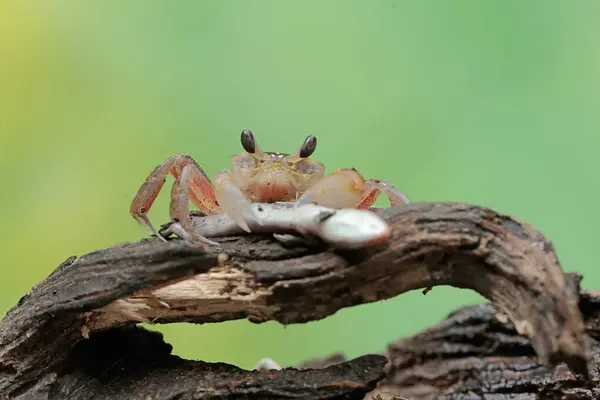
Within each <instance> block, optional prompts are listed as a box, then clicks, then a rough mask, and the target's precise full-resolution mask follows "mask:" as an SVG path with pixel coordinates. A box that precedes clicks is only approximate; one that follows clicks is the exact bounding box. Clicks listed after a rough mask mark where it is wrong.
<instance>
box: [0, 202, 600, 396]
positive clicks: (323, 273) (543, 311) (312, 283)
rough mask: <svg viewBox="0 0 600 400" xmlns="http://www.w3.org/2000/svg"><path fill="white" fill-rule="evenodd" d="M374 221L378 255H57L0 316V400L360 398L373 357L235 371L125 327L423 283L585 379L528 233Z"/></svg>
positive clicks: (253, 242)
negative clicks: (449, 289) (476, 298)
mask: <svg viewBox="0 0 600 400" xmlns="http://www.w3.org/2000/svg"><path fill="white" fill-rule="evenodd" d="M383 215H384V217H385V218H386V219H388V220H389V222H390V223H391V224H392V225H393V229H394V235H393V238H392V240H391V242H390V243H389V244H388V245H386V246H383V247H381V248H378V249H370V250H363V251H352V252H349V251H347V252H333V251H329V250H326V249H323V248H302V247H297V248H293V249H290V248H286V247H284V246H282V245H281V244H279V243H278V242H276V241H274V240H272V239H271V238H269V237H268V236H259V235H252V236H244V237H231V238H222V239H220V240H218V241H220V242H221V244H222V247H221V248H220V249H216V248H215V249H213V250H211V252H208V253H205V252H204V251H203V249H202V248H198V247H194V246H191V245H188V244H186V243H184V242H183V241H180V240H173V241H171V242H169V243H163V242H160V241H158V240H156V239H149V240H144V241H142V242H140V243H134V244H124V245H119V246H115V247H112V248H109V249H105V250H100V251H97V252H93V253H90V254H87V255H85V256H83V257H81V258H79V259H77V258H75V257H73V258H70V259H68V260H67V261H66V262H65V263H63V264H62V265H61V266H59V268H58V269H57V270H56V271H55V272H53V273H52V274H51V275H50V276H49V277H48V278H47V279H46V280H44V281H43V282H41V283H40V284H38V285H37V286H36V287H34V288H33V289H32V290H31V292H30V293H28V294H27V295H26V296H24V297H23V298H22V299H21V300H20V301H19V304H18V305H17V306H15V307H14V308H13V309H12V310H10V311H9V312H8V314H7V315H6V316H5V318H4V320H3V321H2V324H1V325H0V396H1V395H4V396H8V397H10V398H27V399H35V398H72V399H77V398H86V399H89V398H119V396H123V395H127V396H129V398H144V397H143V396H141V395H142V394H144V395H145V394H148V395H149V396H150V397H148V398H152V399H173V398H177V399H209V398H263V399H265V398H315V399H320V398H323V399H325V398H327V399H330V398H361V396H364V394H365V393H366V392H368V391H370V390H371V389H373V388H374V387H375V384H376V383H377V381H379V380H380V379H382V378H383V370H382V368H383V364H384V362H385V359H384V358H383V357H381V356H375V355H374V356H365V357H362V358H358V359H355V360H351V361H348V362H346V363H342V364H334V365H331V366H329V367H327V368H326V369H324V370H318V371H314V370H310V369H308V370H292V369H290V370H283V371H279V372H273V371H270V372H262V373H259V372H251V371H242V370H240V369H238V368H236V367H234V366H228V365H224V364H206V363H202V362H192V361H186V360H181V359H179V358H177V357H174V356H171V355H170V354H169V352H170V347H169V346H168V345H167V344H165V343H163V342H162V340H161V339H159V338H157V337H155V336H154V335H152V334H150V333H148V332H146V331H144V330H141V329H139V328H132V327H131V324H133V323H136V322H140V321H143V322H154V323H169V322H181V321H187V322H195V323H207V322H219V321H226V320H232V319H240V318H248V319H249V320H250V321H253V322H257V323H259V322H264V321H268V320H275V321H279V322H281V323H284V324H291V323H302V322H306V321H311V320H318V319H321V318H325V317H327V316H328V315H331V314H333V313H335V312H336V311H338V310H339V309H341V308H343V307H349V306H353V305H357V304H362V303H368V302H374V301H378V300H382V299H387V298H390V297H393V296H397V295H400V294H402V293H404V292H406V291H408V290H413V289H419V288H425V287H431V286H436V285H453V286H456V287H460V288H469V289H472V290H475V291H477V292H478V293H480V294H481V295H483V296H484V297H486V298H488V299H489V300H491V301H492V303H493V304H494V306H495V307H496V308H497V309H498V310H499V311H501V312H503V313H504V314H505V315H506V316H507V317H508V320H509V321H510V322H511V323H512V324H513V325H514V326H516V327H517V328H518V332H519V333H520V334H521V335H523V338H524V339H523V340H526V341H527V343H530V344H531V346H532V349H533V351H534V353H532V354H534V356H533V355H532V357H534V358H535V359H536V360H539V362H540V363H541V364H543V365H545V366H546V367H548V368H550V367H551V365H554V364H557V363H561V362H565V363H566V364H567V365H568V366H569V367H570V368H571V370H572V371H573V372H575V373H577V374H581V376H582V379H587V378H588V377H589V373H590V371H589V366H590V354H591V353H589V352H588V349H589V348H590V345H589V343H588V335H586V333H585V329H584V324H583V320H582V316H581V313H580V310H579V308H578V291H577V285H575V284H567V283H566V281H565V276H564V274H563V272H562V269H561V267H560V264H559V262H558V260H557V258H556V254H555V253H554V250H553V246H552V244H551V243H550V242H549V241H548V240H547V239H545V238H544V237H543V236H542V234H541V233H539V232H538V231H537V230H535V229H534V228H533V227H531V226H530V225H528V224H526V223H522V222H520V221H517V220H515V219H514V218H511V217H508V216H505V215H500V214H498V213H496V212H494V211H492V210H489V209H486V208H482V207H476V206H471V205H466V204H445V203H440V204H413V205H410V206H404V207H398V208H393V209H389V210H386V211H385V212H384V214H383ZM434 293H435V292H432V294H430V295H435V294H434ZM395 317H398V316H395ZM399 317H401V316H399ZM465 335H466V334H465ZM517 336H518V335H517ZM465 337H468V335H467V336H465ZM519 337H521V336H519ZM86 338H87V339H86ZM417 338H418V336H417ZM415 340H417V339H415ZM423 343H424V345H423V346H424V349H423V351H425V352H427V351H429V352H432V353H435V351H436V350H435V349H434V348H430V349H429V350H427V346H428V344H427V343H426V342H423ZM411 346H412V345H411ZM481 356H484V354H481ZM394 357H395V356H394ZM474 357H477V355H474ZM398 359H400V358H393V359H392V361H393V365H394V366H395V365H396V363H397V360H398ZM398 366H399V367H398V368H400V367H402V365H401V364H398ZM394 368H395V367H394ZM402 368H403V367H402ZM391 371H392V372H393V373H391V374H390V378H391V379H396V376H397V375H395V374H396V372H394V371H396V369H393V368H392V370H391ZM392 383H393V384H394V385H395V386H394V387H396V388H405V387H406V385H404V386H403V385H402V384H398V383H397V382H396V381H393V382H392ZM308 387H310V388H311V389H310V390H309V389H306V388H308ZM94 396H96V397H94ZM127 396H126V397H125V398H127ZM140 396H141V397H140Z"/></svg>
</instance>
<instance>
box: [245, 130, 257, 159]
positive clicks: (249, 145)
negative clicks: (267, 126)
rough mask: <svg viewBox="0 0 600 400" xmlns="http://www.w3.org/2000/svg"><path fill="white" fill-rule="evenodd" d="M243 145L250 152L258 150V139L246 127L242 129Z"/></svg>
mask: <svg viewBox="0 0 600 400" xmlns="http://www.w3.org/2000/svg"><path fill="white" fill-rule="evenodd" d="M242 147H244V150H246V151H247V152H248V153H255V152H256V139H255V138H254V134H253V133H252V131H251V130H250V129H244V130H243V131H242Z"/></svg>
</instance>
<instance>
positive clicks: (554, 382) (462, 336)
mask: <svg viewBox="0 0 600 400" xmlns="http://www.w3.org/2000/svg"><path fill="white" fill-rule="evenodd" d="M569 278H571V279H572V280H573V283H574V285H577V286H578V284H577V281H578V277H577V276H570V277H569ZM579 308H580V310H581V312H582V314H583V316H584V318H585V325H586V328H587V332H588V334H589V336H590V339H595V340H590V345H591V346H590V348H591V353H590V355H591V357H592V359H593V363H594V364H595V367H594V368H593V369H591V375H592V379H589V380H587V379H578V377H576V376H574V375H573V374H572V373H571V371H569V370H568V368H566V367H565V366H564V365H558V366H556V367H555V368H548V367H547V366H544V365H541V364H540V363H539V360H538V359H537V357H536V354H535V352H534V350H533V348H532V347H531V343H530V342H529V341H528V340H527V338H526V337H523V336H521V335H519V334H518V333H517V332H516V330H515V327H514V326H513V324H511V323H510V322H509V321H507V320H506V319H505V318H503V317H502V316H501V315H499V314H498V310H497V307H495V306H494V305H493V304H490V303H485V304H478V305H475V306H469V307H463V308H461V309H459V310H456V311H454V312H453V313H451V314H450V315H448V317H447V318H445V319H444V320H443V321H442V322H440V323H439V324H437V325H436V326H433V327H431V328H429V329H426V330H424V331H423V332H420V333H418V334H416V335H414V336H412V337H408V338H404V339H400V340H398V341H396V342H395V343H392V344H391V345H390V346H389V348H388V351H387V357H388V359H389V360H390V364H389V365H388V366H387V368H386V378H385V379H384V381H382V382H380V384H379V385H378V390H377V391H374V392H373V394H376V393H380V392H386V393H399V394H401V395H402V396H404V397H407V398H410V399H420V400H434V399H440V398H443V399H445V400H453V399H457V400H458V399H464V398H465V396H466V397H468V398H471V396H473V398H477V399H484V398H485V399H487V398H490V399H491V398H493V399H497V400H508V399H511V400H529V399H534V398H535V399H537V398H544V399H581V400H595V399H598V398H600V380H599V378H600V370H599V369H598V368H599V367H600V363H599V362H600V342H598V341H597V340H598V339H600V329H599V327H600V325H599V322H600V320H599V318H598V317H599V316H600V297H599V296H598V295H597V294H596V295H594V294H592V293H586V292H582V296H581V299H580V302H579ZM473 393H477V395H474V394H473ZM380 397H381V398H382V399H386V400H387V399H391V398H392V397H389V396H388V397H386V396H380ZM367 399H369V400H375V397H372V396H368V397H367Z"/></svg>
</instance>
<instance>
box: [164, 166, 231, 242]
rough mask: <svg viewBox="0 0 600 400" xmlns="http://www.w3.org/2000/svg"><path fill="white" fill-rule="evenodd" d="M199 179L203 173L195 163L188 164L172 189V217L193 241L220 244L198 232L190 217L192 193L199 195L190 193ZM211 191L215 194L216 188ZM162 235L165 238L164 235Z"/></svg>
mask: <svg viewBox="0 0 600 400" xmlns="http://www.w3.org/2000/svg"><path fill="white" fill-rule="evenodd" d="M199 179H202V176H201V173H200V171H199V170H198V169H197V168H196V167H195V166H194V165H186V166H185V167H184V168H183V170H182V171H181V175H180V176H179V178H178V179H177V180H176V181H175V183H174V184H173V187H172V189H171V207H170V208H171V219H172V220H173V222H175V223H179V225H180V226H181V229H182V230H183V233H184V234H185V235H186V236H188V237H189V238H190V239H191V240H192V241H194V240H197V241H199V242H203V243H205V244H209V245H212V246H218V245H219V243H217V242H215V241H212V240H210V239H208V238H205V237H204V236H201V235H198V234H196V232H195V231H194V229H193V225H192V221H191V219H190V207H189V206H190V195H191V196H195V197H197V195H196V194H194V192H193V191H192V192H191V193H190V188H192V190H193V188H194V186H193V185H194V182H195V181H197V180H199ZM211 189H212V186H211ZM211 193H212V195H213V196H214V190H213V191H212V192H211ZM160 237H161V238H163V236H162V235H160ZM163 239H164V238H163Z"/></svg>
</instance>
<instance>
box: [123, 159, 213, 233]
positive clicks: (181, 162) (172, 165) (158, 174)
mask: <svg viewBox="0 0 600 400" xmlns="http://www.w3.org/2000/svg"><path fill="white" fill-rule="evenodd" d="M187 165H190V166H192V167H193V168H194V169H195V170H196V171H197V172H198V173H197V174H194V176H193V179H192V180H191V182H190V188H191V189H192V191H191V193H190V195H189V198H190V200H191V201H192V202H193V203H194V205H195V206H196V207H198V208H199V209H200V211H202V212H203V213H204V214H214V213H216V212H219V211H220V209H219V205H218V203H217V200H216V197H215V191H214V189H213V187H212V184H211V182H210V179H209V178H208V176H207V175H206V173H205V172H204V171H203V170H202V168H201V167H200V166H199V165H198V163H197V162H196V161H195V160H194V159H193V158H192V157H190V156H188V155H186V154H176V155H174V156H171V157H169V158H168V159H166V160H165V161H164V162H163V163H162V164H160V165H159V166H157V167H156V168H154V170H153V171H152V172H151V173H150V174H149V175H148V177H147V178H146V181H145V182H144V183H143V184H142V185H141V186H140V188H139V190H138V192H137V194H136V196H135V197H134V199H133V201H132V203H131V207H130V211H129V212H130V213H131V215H132V216H133V217H134V218H135V219H136V220H137V221H138V222H139V223H141V224H142V225H144V226H145V227H146V228H148V229H149V230H150V231H151V232H152V233H153V234H155V235H156V236H160V235H158V232H157V231H156V229H155V228H154V226H152V223H151V222H150V220H149V219H148V212H149V211H150V208H151V207H152V204H153V203H154V200H156V197H157V196H158V193H159V192H160V190H161V189H162V187H163V185H164V184H165V181H166V179H167V175H169V173H171V174H172V175H173V177H174V178H175V179H179V175H181V171H182V170H183V168H185V167H186V166H187Z"/></svg>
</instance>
